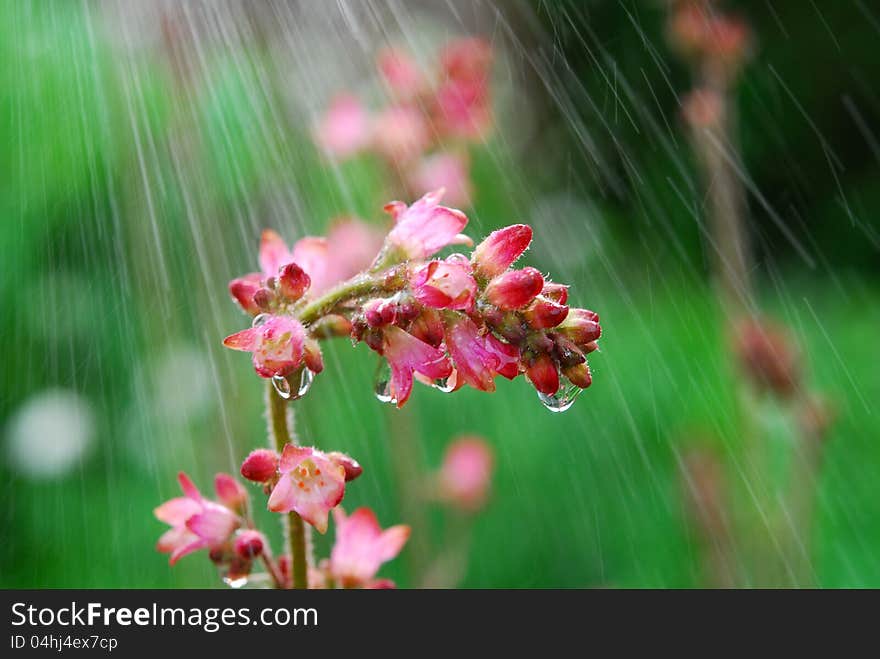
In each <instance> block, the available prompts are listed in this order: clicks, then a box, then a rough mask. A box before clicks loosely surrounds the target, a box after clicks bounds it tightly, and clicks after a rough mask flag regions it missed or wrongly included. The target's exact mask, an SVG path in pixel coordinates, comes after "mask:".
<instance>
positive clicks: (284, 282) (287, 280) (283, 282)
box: [278, 263, 312, 302]
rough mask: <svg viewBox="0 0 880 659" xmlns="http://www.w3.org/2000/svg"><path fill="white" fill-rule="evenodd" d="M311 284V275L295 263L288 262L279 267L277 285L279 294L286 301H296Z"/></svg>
mask: <svg viewBox="0 0 880 659" xmlns="http://www.w3.org/2000/svg"><path fill="white" fill-rule="evenodd" d="M311 284H312V279H311V277H309V276H308V274H306V271H305V270H303V269H302V268H300V267H299V266H298V265H297V264H296V263H288V264H287V265H285V266H284V267H283V268H281V274H280V275H279V277H278V286H279V288H280V289H281V295H283V296H284V297H285V298H286V299H287V300H288V301H290V302H296V301H297V300H298V299H300V298H301V297H302V296H303V295H304V294H305V292H306V291H307V290H308V289H309V286H311Z"/></svg>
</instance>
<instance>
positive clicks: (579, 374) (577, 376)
mask: <svg viewBox="0 0 880 659" xmlns="http://www.w3.org/2000/svg"><path fill="white" fill-rule="evenodd" d="M562 374H563V375H564V376H565V377H567V378H568V379H569V380H571V383H572V384H573V385H575V386H576V387H580V388H581V389H586V388H587V387H589V386H590V385H591V384H593V374H592V373H590V365H589V364H587V362H581V363H580V364H575V365H574V366H569V367H568V368H564V369H562Z"/></svg>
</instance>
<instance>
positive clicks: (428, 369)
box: [382, 326, 452, 407]
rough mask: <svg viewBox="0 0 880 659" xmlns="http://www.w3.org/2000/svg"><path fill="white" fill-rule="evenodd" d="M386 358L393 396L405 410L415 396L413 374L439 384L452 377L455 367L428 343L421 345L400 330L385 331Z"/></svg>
mask: <svg viewBox="0 0 880 659" xmlns="http://www.w3.org/2000/svg"><path fill="white" fill-rule="evenodd" d="M382 355H383V356H384V357H385V359H387V360H388V364H389V366H390V367H391V382H390V383H389V385H390V389H389V394H390V395H391V397H392V399H393V400H395V401H397V407H403V405H404V404H405V403H406V401H407V400H409V395H410V393H412V386H413V372H416V373H420V374H422V375H423V376H425V377H426V378H430V379H431V380H437V379H442V378H446V377H449V375H450V374H451V373H452V366H451V365H450V363H449V360H448V359H447V358H446V354H445V353H444V352H443V351H442V350H439V349H438V348H434V347H432V346H430V345H428V344H427V343H425V342H424V341H420V340H419V339H417V338H415V337H414V336H412V335H411V334H408V333H406V332H405V331H403V330H402V329H400V328H399V327H395V326H390V327H386V328H385V329H384V330H383V342H382Z"/></svg>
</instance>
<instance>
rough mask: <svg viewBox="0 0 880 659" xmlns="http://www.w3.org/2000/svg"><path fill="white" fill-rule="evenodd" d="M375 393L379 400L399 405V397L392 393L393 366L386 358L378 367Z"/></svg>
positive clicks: (374, 385) (374, 387) (374, 386)
mask: <svg viewBox="0 0 880 659" xmlns="http://www.w3.org/2000/svg"><path fill="white" fill-rule="evenodd" d="M373 393H374V394H375V395H376V399H377V400H378V401H379V402H381V403H390V404H392V405H397V398H395V397H394V395H392V393H391V366H389V365H388V362H386V361H384V360H382V361H381V362H379V366H378V368H377V369H376V379H375V381H374V383H373Z"/></svg>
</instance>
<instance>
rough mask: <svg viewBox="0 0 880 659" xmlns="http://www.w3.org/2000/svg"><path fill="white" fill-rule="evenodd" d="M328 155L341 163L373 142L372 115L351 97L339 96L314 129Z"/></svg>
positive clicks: (346, 95) (317, 138) (316, 140)
mask: <svg viewBox="0 0 880 659" xmlns="http://www.w3.org/2000/svg"><path fill="white" fill-rule="evenodd" d="M314 138H315V142H317V144H318V146H320V147H321V149H322V150H323V151H324V153H325V154H327V155H328V156H331V157H333V158H337V159H339V160H344V159H346V158H349V157H351V156H353V155H355V154H356V153H358V152H359V151H361V150H362V149H363V148H364V147H366V146H367V144H368V143H369V141H370V115H369V113H368V112H367V110H366V108H365V107H364V106H363V104H362V103H361V102H360V100H359V99H358V98H357V97H356V96H354V95H352V94H339V95H338V96H336V98H334V99H333V101H332V102H331V104H330V107H329V108H328V110H327V113H326V114H325V115H324V117H323V118H322V119H321V121H320V122H319V124H318V125H317V126H316V127H315V130H314Z"/></svg>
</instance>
